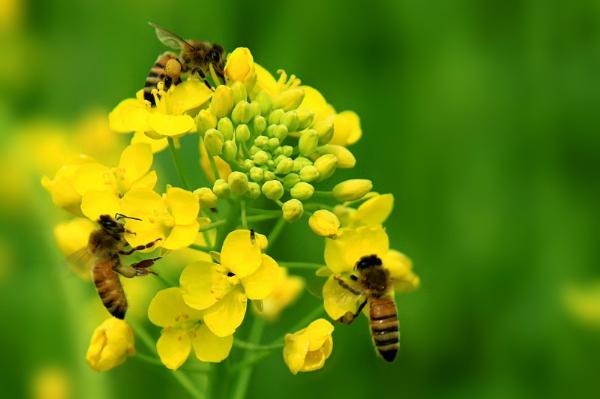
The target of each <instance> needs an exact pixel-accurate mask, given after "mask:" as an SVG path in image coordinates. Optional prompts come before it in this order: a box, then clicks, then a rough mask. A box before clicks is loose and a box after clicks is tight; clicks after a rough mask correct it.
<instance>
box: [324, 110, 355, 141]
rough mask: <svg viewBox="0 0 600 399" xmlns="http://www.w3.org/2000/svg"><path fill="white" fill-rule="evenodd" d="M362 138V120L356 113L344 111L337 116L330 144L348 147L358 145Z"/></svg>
mask: <svg viewBox="0 0 600 399" xmlns="http://www.w3.org/2000/svg"><path fill="white" fill-rule="evenodd" d="M361 136H362V129H361V127H360V119H359V117H358V115H357V114H356V113H355V112H352V111H344V112H340V113H339V114H337V115H336V116H335V119H334V121H333V138H332V139H331V142H330V144H338V145H343V146H347V145H350V144H354V143H356V142H357V141H358V140H359V139H360V137H361Z"/></svg>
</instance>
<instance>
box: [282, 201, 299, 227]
mask: <svg viewBox="0 0 600 399" xmlns="http://www.w3.org/2000/svg"><path fill="white" fill-rule="evenodd" d="M281 212H282V213H283V219H284V220H285V221H286V222H289V223H292V222H295V221H296V220H298V219H300V218H301V217H302V214H303V213H304V207H303V206H302V202H300V201H298V200H297V199H291V200H289V201H286V202H284V203H283V206H282V207H281Z"/></svg>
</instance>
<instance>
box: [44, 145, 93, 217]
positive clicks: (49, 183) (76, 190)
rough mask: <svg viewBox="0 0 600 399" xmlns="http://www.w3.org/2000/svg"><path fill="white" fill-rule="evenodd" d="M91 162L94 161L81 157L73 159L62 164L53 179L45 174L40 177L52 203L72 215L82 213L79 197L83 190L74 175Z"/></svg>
mask: <svg viewBox="0 0 600 399" xmlns="http://www.w3.org/2000/svg"><path fill="white" fill-rule="evenodd" d="M92 163H94V162H93V160H92V159H90V158H87V157H81V158H79V159H77V160H74V161H73V163H69V164H66V165H64V166H62V167H61V168H60V169H59V170H58V172H56V175H55V176H54V179H50V178H49V177H47V176H44V177H42V186H43V187H44V188H45V189H46V191H48V192H49V193H50V196H51V197H52V202H53V203H54V205H56V206H58V207H60V208H62V209H64V210H66V211H67V212H70V213H72V214H73V215H77V216H79V215H82V213H81V198H82V194H83V192H82V187H80V186H79V185H77V184H76V176H77V173H78V172H79V169H80V168H81V167H82V166H83V165H85V164H92ZM83 188H85V187H83Z"/></svg>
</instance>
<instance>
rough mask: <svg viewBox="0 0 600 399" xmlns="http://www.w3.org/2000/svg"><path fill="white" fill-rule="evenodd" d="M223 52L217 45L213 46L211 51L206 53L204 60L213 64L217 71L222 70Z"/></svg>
mask: <svg viewBox="0 0 600 399" xmlns="http://www.w3.org/2000/svg"><path fill="white" fill-rule="evenodd" d="M224 55H225V50H224V49H223V47H221V46H220V45H218V44H214V45H213V46H212V47H211V49H210V50H209V51H208V54H207V55H206V58H207V59H208V61H209V62H210V63H211V64H213V65H214V66H215V67H216V68H217V69H218V70H222V69H223V62H224V57H223V56H224Z"/></svg>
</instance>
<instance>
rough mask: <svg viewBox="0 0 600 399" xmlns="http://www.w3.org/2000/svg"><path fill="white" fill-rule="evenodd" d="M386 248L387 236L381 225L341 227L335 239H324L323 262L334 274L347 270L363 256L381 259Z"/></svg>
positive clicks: (385, 252)
mask: <svg viewBox="0 0 600 399" xmlns="http://www.w3.org/2000/svg"><path fill="white" fill-rule="evenodd" d="M388 248H389V242H388V236H387V234H386V233H385V230H384V229H383V227H381V226H364V227H359V228H356V229H349V228H342V229H340V231H339V232H338V236H337V238H336V239H334V240H332V239H326V241H325V263H327V266H328V267H329V268H330V269H331V270H332V271H333V272H334V273H335V274H340V273H344V272H349V271H351V270H353V269H354V266H355V265H356V263H357V262H358V261H359V260H360V259H361V258H362V257H363V256H368V255H377V256H378V257H379V258H381V259H383V257H384V256H385V255H386V254H387V251H388Z"/></svg>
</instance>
